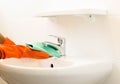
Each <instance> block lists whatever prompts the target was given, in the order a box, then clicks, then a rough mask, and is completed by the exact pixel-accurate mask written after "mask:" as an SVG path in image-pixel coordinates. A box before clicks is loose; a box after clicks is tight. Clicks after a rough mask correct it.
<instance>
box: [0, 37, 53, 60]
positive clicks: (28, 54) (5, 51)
mask: <svg viewBox="0 0 120 84" xmlns="http://www.w3.org/2000/svg"><path fill="white" fill-rule="evenodd" d="M0 52H1V54H2V56H1V58H2V59H5V58H36V59H46V58H50V57H51V56H49V55H48V54H47V53H45V52H41V51H36V50H31V49H30V48H28V47H27V46H23V45H16V44H15V43H14V42H13V41H11V40H10V39H8V38H6V39H5V41H4V43H3V44H0Z"/></svg>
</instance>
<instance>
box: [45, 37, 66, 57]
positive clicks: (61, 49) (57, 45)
mask: <svg viewBox="0 0 120 84" xmlns="http://www.w3.org/2000/svg"><path fill="white" fill-rule="evenodd" d="M49 36H52V37H55V38H57V43H52V42H48V41H45V42H44V43H45V46H47V45H52V46H54V47H55V48H57V49H58V50H59V52H60V55H61V56H65V38H63V37H58V36H55V35H49Z"/></svg>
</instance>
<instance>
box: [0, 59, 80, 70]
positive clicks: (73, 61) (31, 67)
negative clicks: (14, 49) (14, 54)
mask: <svg viewBox="0 0 120 84" xmlns="http://www.w3.org/2000/svg"><path fill="white" fill-rule="evenodd" d="M14 59H16V58H14ZM63 60H64V61H67V62H71V65H68V66H62V67H55V68H50V67H39V66H38V67H37V66H29V67H26V66H17V65H12V64H7V63H4V59H0V67H2V68H11V69H24V70H25V69H26V70H28V69H31V70H32V69H34V70H35V69H36V70H54V69H66V68H73V67H76V66H78V65H79V62H78V61H75V60H71V59H70V60H69V59H63ZM61 61H62V60H61ZM72 63H73V64H72ZM0 70H1V68H0Z"/></svg>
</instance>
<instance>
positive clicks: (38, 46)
mask: <svg viewBox="0 0 120 84" xmlns="http://www.w3.org/2000/svg"><path fill="white" fill-rule="evenodd" d="M26 46H28V47H29V48H31V49H33V50H38V51H43V52H46V53H47V54H49V55H50V56H53V57H58V58H60V57H61V55H60V51H59V50H58V49H57V48H56V47H55V46H53V45H49V44H48V45H45V43H44V42H35V43H26Z"/></svg>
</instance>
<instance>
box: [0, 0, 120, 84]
mask: <svg viewBox="0 0 120 84" xmlns="http://www.w3.org/2000/svg"><path fill="white" fill-rule="evenodd" d="M76 1H77V0H76ZM86 1H87V0H86ZM88 1H89V0H88ZM94 1H95V2H98V0H94ZM45 2H46V0H0V30H1V33H3V34H4V35H5V36H8V37H9V38H11V39H12V40H14V41H15V42H16V43H17V44H24V43H25V42H34V41H45V40H50V41H56V40H55V39H54V38H52V37H49V36H48V35H50V34H53V35H58V36H63V37H65V38H66V55H67V56H68V57H74V58H80V59H94V60H95V59H102V60H105V59H109V58H112V57H113V56H114V58H116V59H115V60H118V59H119V56H120V53H119V51H120V48H119V45H120V43H119V40H120V39H119V36H120V34H119V31H120V29H119V27H120V11H119V10H118V8H119V2H120V1H119V0H106V3H105V4H106V6H107V7H108V11H109V14H108V16H96V19H95V22H93V23H92V22H90V21H89V20H88V18H87V17H85V16H83V17H78V16H66V17H62V18H60V17H59V18H57V19H56V20H50V19H48V18H40V17H39V18H38V17H35V16H36V15H37V14H38V13H39V11H40V10H43V9H45V8H46V7H47V6H48V8H49V5H48V4H47V3H45ZM47 2H49V4H53V2H52V1H51V2H50V0H48V1H47ZM66 2H68V0H66ZM70 2H71V3H72V1H70ZM87 4H88V3H87ZM45 5H46V6H45ZM66 5H67V4H66ZM66 5H62V6H61V7H64V6H66ZM59 6H60V5H59ZM74 6H75V5H74ZM70 7H71V6H70ZM114 65H115V64H114ZM115 67H116V66H115ZM118 67H119V66H117V68H114V69H115V70H114V71H115V72H114V71H113V75H112V76H111V77H110V78H109V79H108V81H107V82H106V84H119V83H120V81H119V80H117V81H116V80H115V79H116V77H120V75H119V74H116V73H120V71H119V69H118ZM116 71H117V72H116ZM117 79H118V78H117ZM0 84H4V83H1V80H0Z"/></svg>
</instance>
